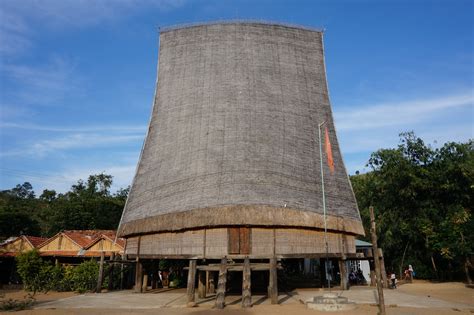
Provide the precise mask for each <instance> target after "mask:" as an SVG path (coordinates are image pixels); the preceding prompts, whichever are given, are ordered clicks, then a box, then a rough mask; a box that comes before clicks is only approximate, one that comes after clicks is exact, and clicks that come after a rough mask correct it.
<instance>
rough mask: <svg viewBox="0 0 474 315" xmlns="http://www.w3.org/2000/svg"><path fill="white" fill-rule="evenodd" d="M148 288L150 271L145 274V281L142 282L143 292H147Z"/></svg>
mask: <svg viewBox="0 0 474 315" xmlns="http://www.w3.org/2000/svg"><path fill="white" fill-rule="evenodd" d="M146 290H148V273H145V274H144V275H143V283H142V292H146Z"/></svg>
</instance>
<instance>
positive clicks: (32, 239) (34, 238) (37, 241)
mask: <svg viewBox="0 0 474 315" xmlns="http://www.w3.org/2000/svg"><path fill="white" fill-rule="evenodd" d="M24 237H25V238H26V239H27V240H28V241H30V243H31V245H33V247H35V248H36V247H38V245H40V244H41V243H44V242H45V241H46V240H47V238H46V237H38V236H29V235H24Z"/></svg>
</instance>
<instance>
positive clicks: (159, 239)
mask: <svg viewBox="0 0 474 315" xmlns="http://www.w3.org/2000/svg"><path fill="white" fill-rule="evenodd" d="M203 247H204V230H198V231H185V232H179V233H159V234H151V235H144V236H142V238H141V241H140V255H170V256H171V255H203V251H204V249H203Z"/></svg>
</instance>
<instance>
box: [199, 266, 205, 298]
mask: <svg viewBox="0 0 474 315" xmlns="http://www.w3.org/2000/svg"><path fill="white" fill-rule="evenodd" d="M198 298H200V299H205V298H206V272H205V271H199V274H198Z"/></svg>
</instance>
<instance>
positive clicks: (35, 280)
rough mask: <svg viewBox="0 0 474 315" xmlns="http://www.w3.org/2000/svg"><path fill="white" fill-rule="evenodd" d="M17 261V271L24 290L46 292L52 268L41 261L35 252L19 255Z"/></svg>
mask: <svg viewBox="0 0 474 315" xmlns="http://www.w3.org/2000/svg"><path fill="white" fill-rule="evenodd" d="M16 259H17V271H18V274H19V275H20V277H21V279H22V281H23V285H24V288H25V290H27V291H33V292H34V293H36V292H37V291H47V290H48V287H49V285H48V283H49V281H50V275H49V274H50V271H51V268H52V266H51V265H49V264H48V263H46V262H45V261H43V259H41V256H40V255H39V253H38V251H37V250H31V251H28V252H25V253H22V254H20V255H19V256H17V257H16Z"/></svg>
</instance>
